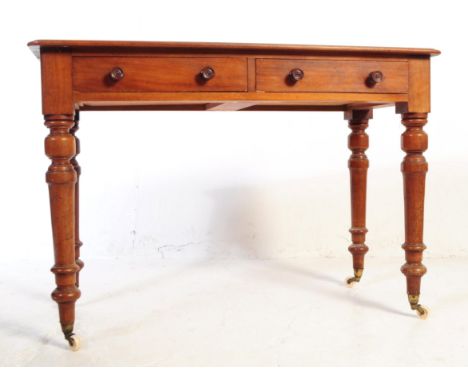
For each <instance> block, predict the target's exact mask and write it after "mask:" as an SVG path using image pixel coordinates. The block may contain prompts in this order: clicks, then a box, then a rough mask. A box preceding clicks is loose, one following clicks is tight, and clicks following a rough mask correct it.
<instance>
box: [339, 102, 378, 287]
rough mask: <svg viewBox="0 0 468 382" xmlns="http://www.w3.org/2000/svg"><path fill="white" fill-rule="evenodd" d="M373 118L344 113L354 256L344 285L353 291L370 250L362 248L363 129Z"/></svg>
mask: <svg viewBox="0 0 468 382" xmlns="http://www.w3.org/2000/svg"><path fill="white" fill-rule="evenodd" d="M371 118H372V110H350V111H347V112H345V119H347V120H348V121H349V122H348V123H349V128H350V129H351V134H349V137H348V147H349V149H350V150H351V151H352V153H351V156H350V158H349V161H348V167H349V173H350V185H351V228H350V230H349V232H350V233H351V239H352V244H351V245H350V246H349V247H348V250H349V252H351V254H352V256H353V268H354V277H350V278H348V279H347V280H346V284H347V285H348V286H349V287H352V286H353V285H354V284H356V283H357V282H359V280H360V279H361V277H362V272H363V271H364V255H365V254H366V253H367V251H368V250H369V248H368V247H367V245H366V244H365V239H366V233H367V228H366V189H367V169H368V168H369V160H368V159H367V156H366V154H365V151H366V150H367V148H368V147H369V136H368V135H367V134H366V128H367V127H368V124H369V119H371Z"/></svg>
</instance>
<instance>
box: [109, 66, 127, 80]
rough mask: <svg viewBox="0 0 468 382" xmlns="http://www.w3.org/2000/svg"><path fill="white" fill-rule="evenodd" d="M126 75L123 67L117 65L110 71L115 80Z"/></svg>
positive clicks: (112, 78)
mask: <svg viewBox="0 0 468 382" xmlns="http://www.w3.org/2000/svg"><path fill="white" fill-rule="evenodd" d="M124 76H125V73H124V71H123V69H122V68H119V67H115V68H114V69H112V70H111V71H110V73H109V78H110V79H111V80H112V81H114V82H117V81H120V80H121V79H122V78H124Z"/></svg>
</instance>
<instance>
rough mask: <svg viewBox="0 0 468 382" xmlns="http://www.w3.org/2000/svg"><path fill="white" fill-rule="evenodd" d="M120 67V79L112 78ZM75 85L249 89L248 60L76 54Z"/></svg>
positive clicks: (125, 89) (144, 89) (118, 88)
mask: <svg viewBox="0 0 468 382" xmlns="http://www.w3.org/2000/svg"><path fill="white" fill-rule="evenodd" d="M115 67H119V68H121V69H122V70H123V72H124V73H125V76H124V77H123V78H122V79H121V80H120V81H117V82H115V81H109V73H110V72H111V71H112V69H113V68H115ZM205 67H211V68H213V69H214V71H215V75H214V77H213V78H212V79H210V80H208V81H202V80H201V78H200V76H199V74H200V71H201V70H202V69H203V68H205ZM73 87H74V89H75V90H76V91H79V92H164V91H171V92H174V91H175V92H177V91H181V92H190V91H191V92H194V91H195V92H213V91H231V92H232V91H241V92H242V91H247V59H245V58H239V57H231V58H219V57H218V58H212V57H204V58H200V57H178V58H176V57H168V58H147V57H138V58H133V57H74V58H73Z"/></svg>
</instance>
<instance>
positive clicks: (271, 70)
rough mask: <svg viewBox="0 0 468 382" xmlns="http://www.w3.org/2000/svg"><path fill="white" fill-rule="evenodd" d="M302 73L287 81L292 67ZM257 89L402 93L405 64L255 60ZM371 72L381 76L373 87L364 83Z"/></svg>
mask: <svg viewBox="0 0 468 382" xmlns="http://www.w3.org/2000/svg"><path fill="white" fill-rule="evenodd" d="M294 68H298V69H300V70H302V71H303V72H304V78H302V79H301V80H300V81H297V82H294V83H292V82H291V81H288V78H289V73H290V72H291V70H292V69H294ZM256 71H257V90H259V91H265V92H337V93H346V92H350V93H387V94H388V93H406V92H407V91H408V63H407V62H404V61H393V62H392V61H382V62H379V61H332V60H330V61H325V60H320V61H318V60H317V61H316V60H291V59H282V60H274V59H259V60H257V69H256ZM373 71H381V72H383V73H384V76H385V79H384V81H382V83H379V84H378V85H376V86H374V87H369V86H367V85H366V80H367V78H368V76H369V74H370V73H372V72H373Z"/></svg>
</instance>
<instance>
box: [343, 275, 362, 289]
mask: <svg viewBox="0 0 468 382" xmlns="http://www.w3.org/2000/svg"><path fill="white" fill-rule="evenodd" d="M358 282H359V279H357V278H356V277H348V278H347V279H346V280H345V285H346V287H348V288H354V286H355V285H356V284H357V283H358Z"/></svg>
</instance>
